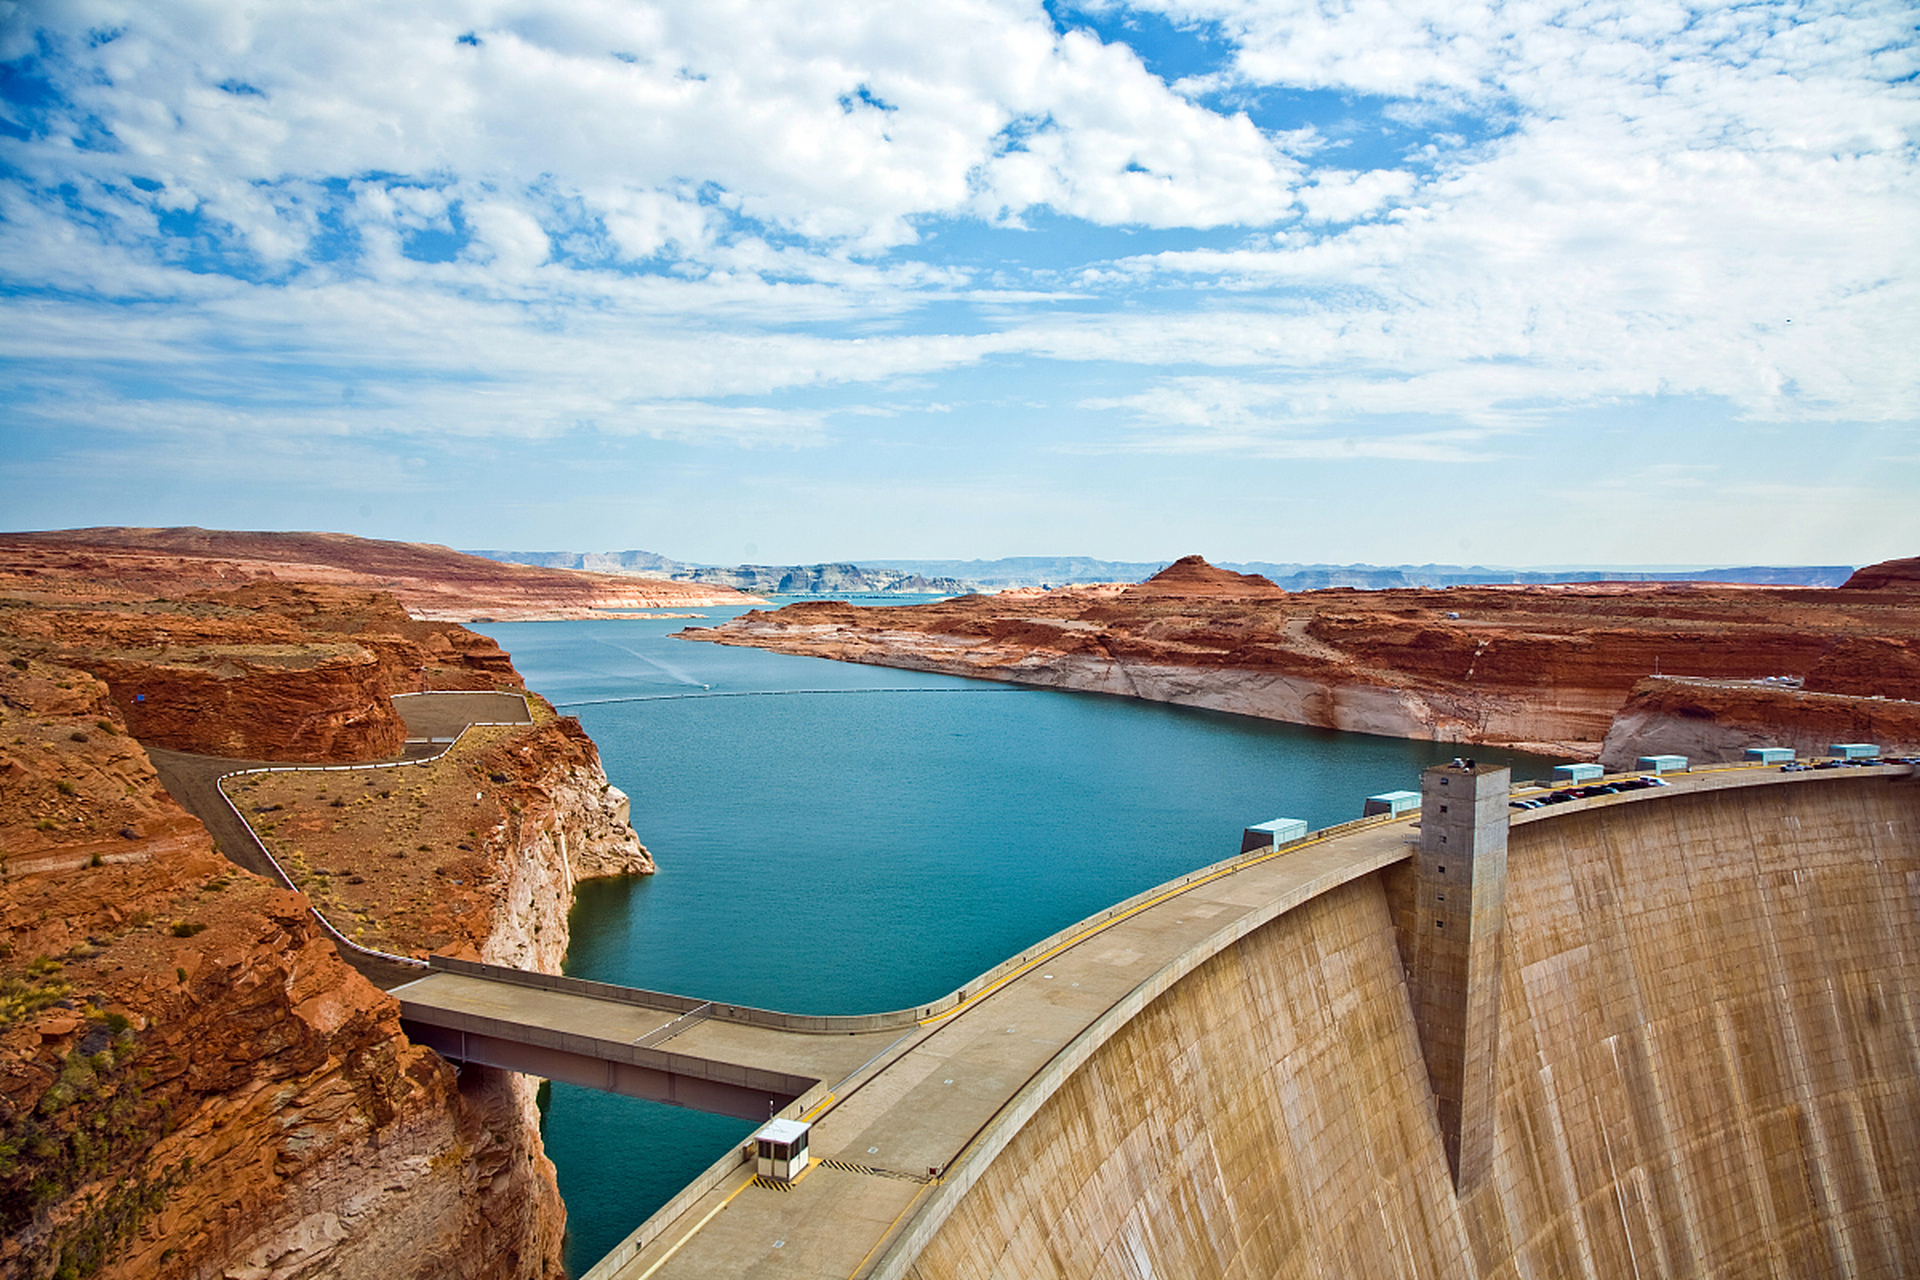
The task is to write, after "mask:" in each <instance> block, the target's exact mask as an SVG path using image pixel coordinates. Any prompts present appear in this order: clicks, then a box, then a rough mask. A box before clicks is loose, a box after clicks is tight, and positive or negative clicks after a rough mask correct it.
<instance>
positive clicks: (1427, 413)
mask: <svg viewBox="0 0 1920 1280" xmlns="http://www.w3.org/2000/svg"><path fill="white" fill-rule="evenodd" d="M1917 69H1920V40H1916V33H1915V27H1914V21H1913V14H1912V10H1911V8H1910V7H1908V6H1906V5H1904V4H1898V3H1863V4H1845V5H1841V4H1829V3H1823V0H1806V2H1803V3H1749V4H1742V5H1738V6H1725V7H1710V8H1696V7H1689V6H1687V5H1684V4H1677V3H1655V2H1652V0H1636V3H1633V4H1621V3H1604V2H1596V3H1571V4H1555V3H1551V0H1550V2H1549V3H1547V4H1503V3H1492V4H1488V3H1472V2H1471V0H1469V2H1466V3H1459V2H1455V0H1449V2H1448V3H1445V4H1439V3H1433V2H1432V0H1426V2H1421V0H1407V2H1405V3H1393V4H1379V3H1370V2H1368V0H1320V2H1317V3H1305V2H1302V3H1293V2H1291V0H1260V2H1258V3H1252V2H1246V0H1196V2H1194V3H1167V4H1142V5H1137V6H1126V5H1118V4H1088V5H1074V4H1070V3H1045V4H1041V3H1013V2H1011V0H901V2H899V3H891V2H889V0H862V2H861V3H857V4H836V3H832V2H831V0H806V2H805V3H789V2H788V0H756V2H755V3H753V4H740V3H727V2H726V0H699V2H698V3H691V2H689V3H674V2H666V0H663V2H660V3H630V2H614V0H570V2H569V3H567V4H557V3H530V2H520V3H510V2H498V3H493V2H481V0H474V2H470V3H415V2H412V0H409V2H407V3H398V2H389V0H362V2H359V3H352V2H346V0H341V2H330V3H326V4H319V3H299V2H298V0H290V2H288V3H277V4H273V5H266V4H260V5H257V6H251V7H249V6H243V5H241V4H237V3H232V2H231V0H209V2H206V3H189V2H185V0H174V2H169V0H147V2H144V3H138V4H135V3H119V2H111V0H59V2H58V3H34V2H27V3H19V2H16V0H0V440H4V444H5V448H4V450H0V492H4V494H5V495H6V497H5V509H4V511H3V512H0V527H7V528H42V527H66V526H74V525H87V524H154V525H161V524H201V525H208V526H217V527H229V528H327V529H339V530H344V531H347V532H353V533H361V534H366V535H369V536H375V537H392V538H406V539H420V540H429V541H436V542H445V543H448V544H451V545H454V546H464V547H475V546H485V547H502V548H506V547H512V548H524V549H532V548H554V549H561V548H564V549H574V550H609V549H624V548H636V547H637V548H646V549H649V550H654V551H658V552H662V553H664V554H667V555H671V556H675V557H677V558H681V559H689V560H701V561H714V562H733V561H738V560H743V559H757V560H760V561H763V562H790V561H816V560H826V559H858V558H861V557H868V558H878V557H912V556H925V557H936V556H939V557H949V556H950V557H974V556H982V557H991V556H999V555H1015V554H1081V555H1092V556H1100V557H1106V558H1114V559H1157V558H1167V557H1171V556H1176V555H1180V554H1184V553H1187V552H1191V551H1198V552H1201V553H1203V554H1206V555H1208V556H1210V557H1212V558H1214V559H1219V560H1273V561H1294V560H1299V561H1336V562H1349V561H1373V562H1377V563H1401V562H1429V561H1442V562H1447V561H1477V562H1482V563H1498V564H1510V565H1527V564H1543V563H1551V564H1573V563H1643V564H1644V563H1689V564H1711V563H1718V564H1732V563H1742V564H1745V563H1756V562H1764V563H1865V562H1868V561H1872V560H1876V559H1882V558H1886V557H1890V556H1896V555H1913V554H1920V357H1916V355H1915V352H1916V350H1920V283H1917V282H1920V85H1917V82H1916V70H1917Z"/></svg>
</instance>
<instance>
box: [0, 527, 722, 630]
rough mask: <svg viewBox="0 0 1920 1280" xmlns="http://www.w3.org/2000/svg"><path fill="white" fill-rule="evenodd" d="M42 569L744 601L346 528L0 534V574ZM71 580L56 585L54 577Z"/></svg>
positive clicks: (575, 597)
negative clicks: (511, 561) (367, 534)
mask: <svg viewBox="0 0 1920 1280" xmlns="http://www.w3.org/2000/svg"><path fill="white" fill-rule="evenodd" d="M15 576H17V577H18V578H22V579H28V580H31V579H35V578H39V579H41V581H42V585H41V586H40V588H38V590H39V591H40V592H41V593H42V594H45V593H46V592H48V591H52V590H56V589H58V590H62V591H69V592H70V591H72V590H74V589H76V588H75V586H74V584H75V583H76V582H77V581H78V580H79V579H83V578H84V579H86V580H88V581H91V582H94V583H111V584H112V585H114V586H115V587H116V588H118V589H122V590H133V591H145V592H151V593H155V594H161V595H167V594H172V595H179V594H181V593H184V592H189V591H204V590H221V589H227V588H232V587H237V586H242V585H245V584H246V583H248V582H251V581H255V580H259V579H276V578H278V579H288V580H297V581H300V582H307V583H324V584H326V585H329V586H341V587H359V588H363V589H368V590H376V591H386V592H388V593H390V594H391V595H393V596H394V597H395V598H396V599H398V600H399V601H400V603H401V604H402V605H403V606H404V607H405V608H406V610H407V612H408V613H409V614H411V615H412V616H413V617H415V618H417V619H425V620H431V621H439V622H467V621H473V620H476V619H479V618H482V617H485V618H489V619H494V620H498V621H502V622H506V621H531V620H535V619H558V618H593V617H603V616H605V615H606V611H609V610H624V609H654V608H662V607H676V608H700V607H705V606H709V605H714V606H718V605H736V604H740V605H744V604H750V603H754V600H753V598H752V597H748V596H743V595H741V594H740V593H739V592H737V591H734V590H732V589H731V588H729V587H727V586H724V585H720V584H695V583H682V582H669V581H665V580H660V579H637V578H634V577H632V576H629V575H624V574H610V573H591V572H582V571H577V570H573V569H566V568H544V567H535V566H528V565H517V564H503V563H501V562H499V561H497V560H492V559H486V558H483V557H480V556H473V555H468V554H466V553H464V552H460V551H455V550H453V549H452V548H451V547H443V546H438V545H435V544H431V543H420V542H387V541H382V540H380V539H376V538H356V537H354V536H352V535H351V534H345V533H281V532H240V531H232V530H224V529H200V528H194V527H183V528H171V529H143V528H122V527H104V528H92V529H58V530H46V531H41V532H27V533H0V581H4V580H5V579H7V578H9V577H15ZM61 583H64V584H66V585H64V586H59V587H57V588H56V586H55V584H61Z"/></svg>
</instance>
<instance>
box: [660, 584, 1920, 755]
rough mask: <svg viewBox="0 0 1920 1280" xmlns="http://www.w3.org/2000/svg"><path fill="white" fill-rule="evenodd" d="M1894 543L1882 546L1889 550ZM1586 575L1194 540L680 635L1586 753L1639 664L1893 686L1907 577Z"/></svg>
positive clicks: (1909, 624) (1916, 675) (1898, 689)
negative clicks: (1666, 579) (1301, 574)
mask: <svg viewBox="0 0 1920 1280" xmlns="http://www.w3.org/2000/svg"><path fill="white" fill-rule="evenodd" d="M1898 563H1900V562H1896V568H1897V565H1898ZM1855 578H1856V582H1857V583H1865V584H1867V585H1868V588H1870V589H1863V588H1861V587H1859V586H1855V585H1854V584H1849V589H1840V590H1819V589H1814V588H1797V589H1796V588H1753V587H1732V586H1723V585H1717V584H1711V583H1657V584H1656V583H1593V584H1582V585H1569V586H1512V587H1460V588H1452V589H1448V590H1433V591H1411V590H1410V591H1374V592H1361V591H1351V590H1343V589H1336V590H1327V591H1312V592H1302V593H1297V594H1288V593H1285V592H1281V591H1279V590H1278V589H1277V588H1275V587H1273V585H1272V584H1271V583H1268V582H1266V580H1265V579H1257V578H1250V577H1249V576H1247V575H1239V574H1230V573H1224V572H1223V571H1220V570H1216V569H1213V568H1212V567H1211V566H1208V565H1206V564H1205V563H1204V562H1203V561H1199V560H1198V559H1197V558H1196V557H1189V558H1187V559H1186V560H1183V561H1180V562H1179V563H1178V564H1176V565H1174V566H1171V567H1170V568H1169V569H1167V570H1166V571H1164V572H1162V573H1161V574H1159V575H1156V577H1154V578H1152V579H1150V580H1149V581H1147V582H1146V583H1143V584H1140V585H1138V586H1132V587H1125V588H1121V587H1094V588H1086V587H1068V588H1061V589H1058V590H1055V591H1050V592H1038V591H1022V592H1004V593H1002V594H1000V595H998V596H969V597H962V598H960V599H956V600H948V601H942V602H940V603H937V604H928V605H918V606H910V607H905V608H889V609H857V608H853V607H851V606H848V605H842V604H806V605H793V606H789V607H788V608H785V609H782V610H779V611H777V612H773V613H764V612H758V611H755V612H751V613H748V614H745V615H742V616H741V617H739V618H736V619H734V620H733V621H732V622H729V623H727V624H726V625H724V626H722V627H719V628H714V629H695V630H689V631H686V632H683V633H682V634H683V635H684V636H685V637H687V638H689V639H702V640H712V641H717V642H719V643H723V644H744V645H754V646H758V647H762V648H768V649H776V650H779V651H781V652H787V653H804V654H809V655H813V656H818V657H831V658H841V659H845V660H848V661H855V662H871V663H876V664H879V665H882V666H899V667H908V668H913V669H916V670H927V671H944V672H951V673H953V674H957V675H971V676H980V677H985V678H988V679H1001V680H1016V681H1023V682H1027V683H1033V684H1042V685H1053V686H1058V687H1063V688H1072V689H1086V690H1092V691H1097V692H1103V693H1116V694H1122V695H1125V696H1130V697H1142V698H1148V699H1152V700H1156V701H1165V702H1178V703H1184V704H1188V705H1193V706H1203V707H1210V708H1213V709H1216V710H1222V711H1232V712H1238V713H1240V714H1245V715H1254V716H1263V717H1267V718H1270V719H1278V720H1289V721H1293V722H1296V723H1301V724H1312V725H1320V726H1323V727H1326V728H1333V729H1347V730H1356V731H1362V732H1369V733H1382V734H1390V735H1395V736H1400V737H1411V738H1433V739H1441V740H1449V741H1461V742H1488V743H1500V744H1506V745H1510V746H1518V747H1530V748H1534V749H1538V750H1543V751H1550V752H1558V753H1566V754H1573V755H1590V754H1592V753H1593V752H1594V751H1596V750H1598V748H1599V745H1600V743H1601V741H1602V739H1603V738H1604V737H1605V736H1606V734H1607V732H1608V730H1609V728H1610V727H1611V726H1612V724H1613V720H1614V716H1615V713H1616V712H1618V711H1619V709H1620V707H1621V705H1622V703H1623V702H1625V700H1626V698H1627V696H1628V694H1629V693H1630V692H1631V691H1632V689H1633V687H1634V685H1635V683H1636V682H1637V681H1639V680H1641V679H1642V678H1644V677H1646V676H1649V675H1653V674H1655V673H1657V672H1663V671H1664V672H1666V673H1669V674H1681V675H1689V676H1699V677H1706V678H1712V679H1754V678H1759V677H1766V676H1776V675H1791V676H1796V677H1801V678H1804V679H1805V680H1806V681H1807V686H1808V688H1809V689H1815V688H1820V687H1831V689H1832V690H1833V691H1836V692H1839V691H1844V692H1850V693H1864V692H1875V693H1879V694H1882V695H1884V696H1905V694H1904V693H1903V692H1902V691H1905V690H1910V689H1912V688H1914V687H1915V686H1916V684H1920V671H1915V670H1913V669H1912V668H1914V667H1915V666H1916V663H1915V660H1914V657H1913V655H1914V653H1915V652H1916V650H1915V645H1916V644H1917V643H1920V592H1912V591H1905V590H1902V589H1900V588H1899V587H1898V584H1899V583H1900V582H1903V581H1905V580H1906V579H1904V578H1903V577H1901V575H1900V573H1898V572H1895V571H1893V570H1889V571H1888V572H1886V573H1881V574H1876V573H1874V572H1873V571H1867V570H1863V571H1862V572H1861V574H1858V575H1855Z"/></svg>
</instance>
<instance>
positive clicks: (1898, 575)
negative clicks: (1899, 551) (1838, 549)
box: [1842, 556, 1920, 591]
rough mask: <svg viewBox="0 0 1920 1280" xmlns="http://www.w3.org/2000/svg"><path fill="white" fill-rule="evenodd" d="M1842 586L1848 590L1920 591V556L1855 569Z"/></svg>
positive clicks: (1885, 561) (1883, 561)
mask: <svg viewBox="0 0 1920 1280" xmlns="http://www.w3.org/2000/svg"><path fill="white" fill-rule="evenodd" d="M1842 587H1843V589H1844V590H1848V591H1920V556H1909V557H1908V558H1907V559H1905V560H1882V561H1881V562H1880V563H1879V564H1870V565H1868V566H1867V567H1866V568H1864V569H1858V570H1855V571H1854V575H1853V576H1852V577H1851V578H1848V579H1847V580H1846V582H1845V583H1843V584H1842Z"/></svg>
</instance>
